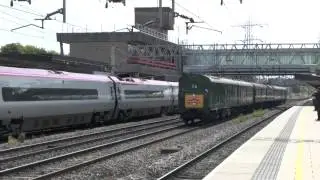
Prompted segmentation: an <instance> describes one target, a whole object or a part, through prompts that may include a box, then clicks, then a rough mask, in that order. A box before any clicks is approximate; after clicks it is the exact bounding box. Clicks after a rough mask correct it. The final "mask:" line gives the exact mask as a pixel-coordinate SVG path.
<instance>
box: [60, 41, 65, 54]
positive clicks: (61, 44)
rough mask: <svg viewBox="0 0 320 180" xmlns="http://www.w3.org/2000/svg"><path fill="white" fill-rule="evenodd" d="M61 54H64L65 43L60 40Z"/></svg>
mask: <svg viewBox="0 0 320 180" xmlns="http://www.w3.org/2000/svg"><path fill="white" fill-rule="evenodd" d="M60 55H61V56H63V55H64V52H63V43H62V42H61V41H60Z"/></svg>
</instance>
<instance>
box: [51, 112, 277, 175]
mask: <svg viewBox="0 0 320 180" xmlns="http://www.w3.org/2000/svg"><path fill="white" fill-rule="evenodd" d="M276 112H279V110H274V111H272V110H264V116H263V117H268V116H270V115H271V114H274V113H276ZM263 117H257V118H250V115H249V116H248V119H249V120H247V121H244V122H241V123H239V122H238V121H234V120H231V121H227V122H222V123H220V124H217V125H214V126H211V127H206V128H202V129H200V130H196V131H194V132H191V133H188V134H185V135H183V136H178V137H175V138H172V139H169V140H166V141H163V142H160V143H156V144H153V145H149V146H148V147H145V148H141V149H138V150H136V151H134V152H130V153H126V154H125V155H123V156H119V157H114V158H112V159H110V160H108V161H103V162H99V163H95V164H92V165H89V166H87V167H86V168H80V169H78V170H75V171H73V172H70V173H68V174H64V175H63V177H62V176H61V179H91V178H93V179H95V178H97V179H156V178H157V177H160V176H161V175H163V174H165V173H166V172H168V171H170V170H171V169H173V168H174V167H177V166H178V165H180V164H182V163H183V162H185V161H186V160H188V159H190V158H192V157H195V156H196V155H198V154H199V153H200V152H203V151H204V150H206V149H208V148H209V147H211V146H212V145H213V144H216V143H217V142H219V141H221V140H222V139H224V138H226V137H229V136H230V135H231V134H234V133H235V132H237V131H240V129H242V128H245V127H247V126H248V125H249V124H252V123H254V122H255V121H257V120H261V119H262V118H263ZM174 146H182V148H183V149H182V150H180V151H178V152H176V153H172V154H161V153H160V150H161V148H163V147H174ZM55 179H56V178H55Z"/></svg>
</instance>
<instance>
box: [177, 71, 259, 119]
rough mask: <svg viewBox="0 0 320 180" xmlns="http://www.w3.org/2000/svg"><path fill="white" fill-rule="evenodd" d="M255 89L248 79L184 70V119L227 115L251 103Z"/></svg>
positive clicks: (181, 91)
mask: <svg viewBox="0 0 320 180" xmlns="http://www.w3.org/2000/svg"><path fill="white" fill-rule="evenodd" d="M253 90H254V89H253V85H252V84H250V83H246V82H238V81H233V80H229V79H225V78H215V77H210V76H204V75H194V74H184V75H183V76H182V77H181V78H180V80H179V112H180V114H181V116H182V118H183V119H184V120H185V121H189V120H192V119H195V118H200V119H207V118H208V119H210V118H224V117H226V116H230V114H231V113H232V111H234V110H241V109H243V107H247V106H251V105H252V103H253V101H254V99H253V93H254V91H253Z"/></svg>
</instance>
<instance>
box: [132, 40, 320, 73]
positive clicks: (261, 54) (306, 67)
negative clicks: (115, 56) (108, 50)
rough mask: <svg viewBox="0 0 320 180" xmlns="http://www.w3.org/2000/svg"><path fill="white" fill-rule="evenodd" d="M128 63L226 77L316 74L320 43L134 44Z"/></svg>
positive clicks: (319, 61)
mask: <svg viewBox="0 0 320 180" xmlns="http://www.w3.org/2000/svg"><path fill="white" fill-rule="evenodd" d="M128 52H129V55H128V62H129V63H138V64H144V63H145V64H146V65H153V66H156V65H159V66H162V67H164V68H166V67H168V68H171V69H177V70H179V71H180V72H182V71H183V72H192V73H210V74H225V75H258V74H259V75H261V74H264V75H294V74H304V73H311V72H315V70H316V68H317V66H318V64H319V63H320V44H319V43H291V44H290V43H287V44H284V43H283V44H211V45H170V46H169V45H141V46H139V45H137V46H131V47H129V48H128Z"/></svg>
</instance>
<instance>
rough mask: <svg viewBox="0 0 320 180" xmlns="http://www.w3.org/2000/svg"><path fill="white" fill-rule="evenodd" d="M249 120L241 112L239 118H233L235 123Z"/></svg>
mask: <svg viewBox="0 0 320 180" xmlns="http://www.w3.org/2000/svg"><path fill="white" fill-rule="evenodd" d="M247 120H248V117H247V116H245V115H243V114H240V115H239V116H238V117H237V118H235V119H233V122H235V123H242V122H245V121H247Z"/></svg>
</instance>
